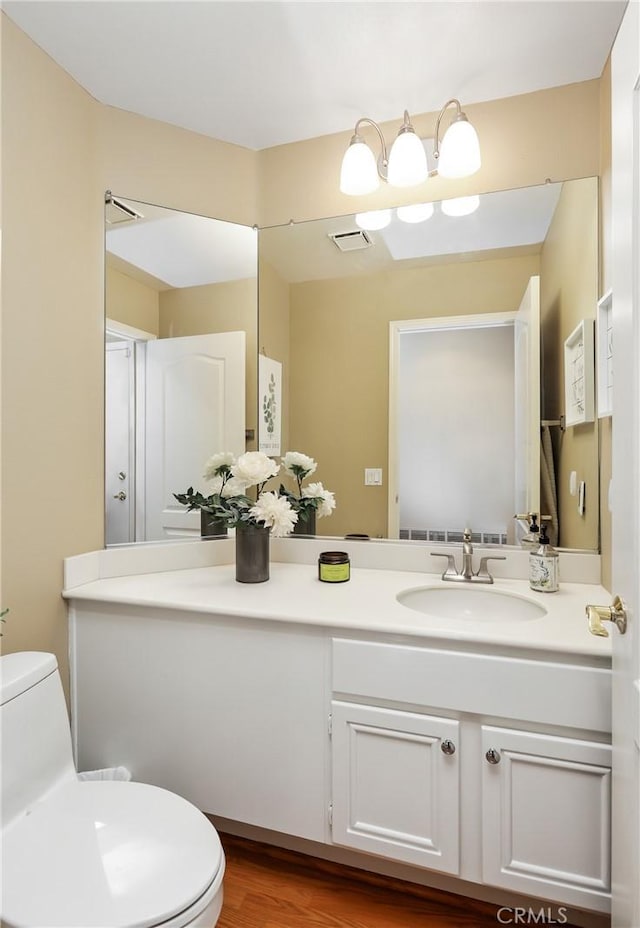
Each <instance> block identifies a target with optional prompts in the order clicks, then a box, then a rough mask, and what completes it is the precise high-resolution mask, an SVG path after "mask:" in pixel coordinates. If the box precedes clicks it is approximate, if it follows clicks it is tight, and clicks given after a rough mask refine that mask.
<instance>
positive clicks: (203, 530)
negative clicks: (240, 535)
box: [200, 509, 227, 538]
mask: <svg viewBox="0 0 640 928" xmlns="http://www.w3.org/2000/svg"><path fill="white" fill-rule="evenodd" d="M200 534H201V535H202V537H203V538H215V537H217V536H219V535H226V534H227V524H226V522H224V521H223V520H222V519H218V518H216V516H215V515H214V514H213V513H212V512H206V510H204V509H201V510H200Z"/></svg>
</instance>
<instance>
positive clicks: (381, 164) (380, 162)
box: [351, 116, 389, 180]
mask: <svg viewBox="0 0 640 928" xmlns="http://www.w3.org/2000/svg"><path fill="white" fill-rule="evenodd" d="M365 123H366V125H368V126H373V128H374V129H375V130H376V132H377V133H378V138H379V139H380V146H381V149H382V150H381V153H380V157H379V158H378V159H377V162H376V163H377V167H378V174H379V175H380V177H381V178H382V179H383V180H386V179H387V167H388V166H389V155H388V154H387V143H386V142H385V140H384V135H383V134H382V129H381V128H380V126H379V125H378V123H377V122H375V121H374V120H373V119H369V117H368V116H362V117H361V118H360V119H359V120H358V121H357V123H356V127H355V129H354V130H353V138H352V139H351V143H353V142H356V141H357V142H364V139H363V138H362V136H361V135H360V132H359V131H358V129H359V128H360V126H362V125H363V124H365Z"/></svg>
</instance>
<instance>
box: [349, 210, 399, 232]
mask: <svg viewBox="0 0 640 928" xmlns="http://www.w3.org/2000/svg"><path fill="white" fill-rule="evenodd" d="M355 221H356V225H357V226H358V227H359V228H360V229H364V231H365V232H377V231H379V230H380V229H385V228H386V227H387V226H388V225H389V223H390V222H391V210H390V209H372V210H369V212H368V213H356V215H355Z"/></svg>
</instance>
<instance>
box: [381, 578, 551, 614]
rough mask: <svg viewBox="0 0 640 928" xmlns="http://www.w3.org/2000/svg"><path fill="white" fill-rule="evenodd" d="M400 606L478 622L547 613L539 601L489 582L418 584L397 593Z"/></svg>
mask: <svg viewBox="0 0 640 928" xmlns="http://www.w3.org/2000/svg"><path fill="white" fill-rule="evenodd" d="M396 599H397V600H398V602H399V603H400V605H402V606H406V607H407V608H408V609H413V610H415V611H416V612H422V613H424V614H426V615H433V616H437V617H438V618H441V619H468V620H471V621H474V622H475V621H481V622H522V621H529V620H530V619H539V618H541V617H542V616H543V615H546V614H547V610H546V609H545V608H544V606H542V605H541V604H540V603H537V602H535V600H533V599H528V598H527V597H525V596H519V595H518V594H516V593H505V592H503V591H502V590H496V589H494V588H493V587H491V586H480V585H478V586H473V585H472V584H469V585H468V586H466V585H462V584H460V586H454V585H453V584H451V586H450V587H444V586H419V587H412V588H411V589H409V590H403V591H402V592H401V593H398V595H397V596H396Z"/></svg>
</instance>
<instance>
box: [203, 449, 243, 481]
mask: <svg viewBox="0 0 640 928" xmlns="http://www.w3.org/2000/svg"><path fill="white" fill-rule="evenodd" d="M235 459H236V457H235V454H233V453H232V452H231V451H220V452H219V453H218V454H214V455H212V456H211V457H210V458H209V460H208V461H207V463H206V464H205V466H204V479H205V480H212V479H213V478H214V477H218V476H219V475H220V470H221V469H222V468H224V469H225V470H228V469H229V468H230V467H231V465H232V464H233V463H234V462H235Z"/></svg>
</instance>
